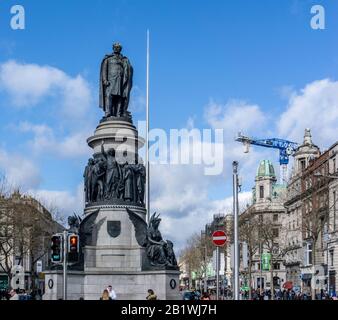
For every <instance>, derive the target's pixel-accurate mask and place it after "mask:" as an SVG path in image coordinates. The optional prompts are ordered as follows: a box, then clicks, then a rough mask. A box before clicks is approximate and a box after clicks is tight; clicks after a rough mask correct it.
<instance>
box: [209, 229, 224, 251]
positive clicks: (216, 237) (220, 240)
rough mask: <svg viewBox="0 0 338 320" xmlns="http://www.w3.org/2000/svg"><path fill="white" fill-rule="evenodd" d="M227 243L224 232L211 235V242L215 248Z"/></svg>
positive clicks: (220, 231) (218, 231) (219, 231)
mask: <svg viewBox="0 0 338 320" xmlns="http://www.w3.org/2000/svg"><path fill="white" fill-rule="evenodd" d="M226 241H227V236H226V234H225V232H224V231H222V230H217V231H215V232H214V233H213V234H212V242H213V244H214V245H215V246H218V247H221V246H224V245H225V243H226Z"/></svg>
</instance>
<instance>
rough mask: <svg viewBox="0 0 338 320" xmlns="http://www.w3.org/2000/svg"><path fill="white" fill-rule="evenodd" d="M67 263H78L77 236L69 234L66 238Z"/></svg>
mask: <svg viewBox="0 0 338 320" xmlns="http://www.w3.org/2000/svg"><path fill="white" fill-rule="evenodd" d="M67 251H68V262H70V263H74V262H78V261H79V236H78V235H77V234H70V235H69V236H68V250H67Z"/></svg>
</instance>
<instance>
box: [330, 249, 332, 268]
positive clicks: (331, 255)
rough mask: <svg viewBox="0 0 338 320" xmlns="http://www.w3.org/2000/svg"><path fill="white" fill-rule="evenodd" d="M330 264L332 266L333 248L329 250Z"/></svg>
mask: <svg viewBox="0 0 338 320" xmlns="http://www.w3.org/2000/svg"><path fill="white" fill-rule="evenodd" d="M330 266H331V267H333V250H330Z"/></svg>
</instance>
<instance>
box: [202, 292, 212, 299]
mask: <svg viewBox="0 0 338 320" xmlns="http://www.w3.org/2000/svg"><path fill="white" fill-rule="evenodd" d="M201 300H210V296H209V294H208V293H207V292H204V293H203V295H202V298H201Z"/></svg>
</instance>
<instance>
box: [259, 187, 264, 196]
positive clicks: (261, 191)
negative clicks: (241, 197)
mask: <svg viewBox="0 0 338 320" xmlns="http://www.w3.org/2000/svg"><path fill="white" fill-rule="evenodd" d="M259 198H260V199H263V198H264V186H259Z"/></svg>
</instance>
